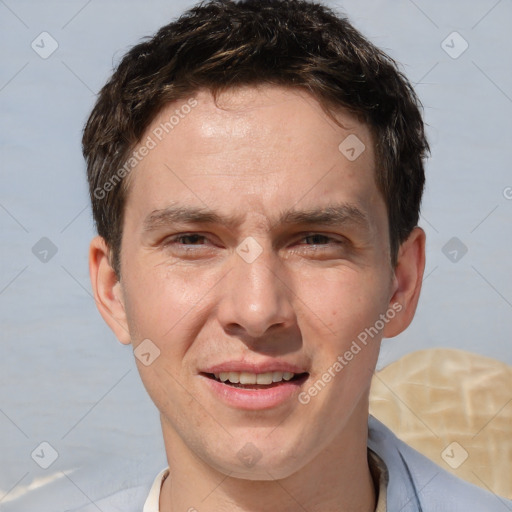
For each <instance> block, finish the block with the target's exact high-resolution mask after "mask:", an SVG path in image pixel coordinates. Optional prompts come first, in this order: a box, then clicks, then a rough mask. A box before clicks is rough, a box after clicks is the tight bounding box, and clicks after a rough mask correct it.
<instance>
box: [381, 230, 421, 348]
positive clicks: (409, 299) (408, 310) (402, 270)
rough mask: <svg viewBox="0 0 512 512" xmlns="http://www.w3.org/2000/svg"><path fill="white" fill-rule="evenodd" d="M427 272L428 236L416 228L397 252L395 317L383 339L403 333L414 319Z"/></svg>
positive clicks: (387, 327) (393, 297)
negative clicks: (426, 241)
mask: <svg viewBox="0 0 512 512" xmlns="http://www.w3.org/2000/svg"><path fill="white" fill-rule="evenodd" d="M424 270H425V232H424V231H423V229H421V228H419V227H416V228H414V229H413V230H412V232H411V234H410V235H409V237H408V238H407V240H406V241H405V242H403V243H402V245H401V246H400V249H399V251H398V258H397V264H396V267H395V269H394V274H395V275H394V277H393V287H392V297H391V300H390V303H389V306H390V309H393V310H394V311H395V312H396V315H395V316H394V317H393V318H392V319H391V320H390V321H389V322H388V323H387V324H386V327H385V328H384V332H383V335H384V337H385V338H392V337H393V336H397V335H398V334H400V333H401V332H402V331H404V330H405V329H406V328H407V327H408V326H409V324H410V323H411V322H412V319H413V318H414V313H415V312H416V306H417V305H418V299H419V297H420V291H421V284H422V281H423V271H424Z"/></svg>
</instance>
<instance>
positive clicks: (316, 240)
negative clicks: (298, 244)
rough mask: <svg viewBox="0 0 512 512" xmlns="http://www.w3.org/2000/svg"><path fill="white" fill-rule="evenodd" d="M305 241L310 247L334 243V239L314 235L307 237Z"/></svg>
mask: <svg viewBox="0 0 512 512" xmlns="http://www.w3.org/2000/svg"><path fill="white" fill-rule="evenodd" d="M304 241H305V242H306V244H308V245H324V244H328V243H329V242H332V241H333V239H332V238H329V237H328V236H325V235H319V234H314V235H308V236H305V237H304Z"/></svg>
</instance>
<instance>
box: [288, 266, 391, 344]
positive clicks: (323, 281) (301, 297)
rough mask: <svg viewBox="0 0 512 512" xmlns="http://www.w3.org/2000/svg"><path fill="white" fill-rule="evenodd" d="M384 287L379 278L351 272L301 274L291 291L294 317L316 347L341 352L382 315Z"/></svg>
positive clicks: (385, 292) (385, 303) (384, 284)
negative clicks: (295, 310) (295, 308)
mask: <svg viewBox="0 0 512 512" xmlns="http://www.w3.org/2000/svg"><path fill="white" fill-rule="evenodd" d="M386 285H387V281H386V282H384V281H383V279H382V276H381V275H379V274H377V273H375V274H368V273H365V272H361V271H358V270H356V269H352V268H344V269H329V270H325V269H324V270H319V271H315V272H307V273H303V274H302V275H301V276H300V279H297V282H296V287H295V289H296V290H297V292H296V293H297V297H298V301H297V302H298V304H299V305H300V306H299V309H300V311H299V312H298V316H300V317H301V320H302V322H303V324H304V329H306V328H307V329H308V330H309V331H310V334H311V335H312V336H313V337H314V338H315V340H317V343H320V344H323V345H325V346H327V347H331V349H332V351H339V350H342V349H343V348H344V346H346V345H347V343H348V344H349V345H350V343H351V341H352V340H353V339H355V338H357V336H358V335H359V334H360V332H361V331H364V329H366V328H369V327H371V326H372V325H374V323H375V322H376V320H377V319H378V318H379V315H380V314H381V313H383V312H384V311H385V309H386V307H387V295H388V293H389V292H388V289H387V286H386ZM317 346H318V345H317Z"/></svg>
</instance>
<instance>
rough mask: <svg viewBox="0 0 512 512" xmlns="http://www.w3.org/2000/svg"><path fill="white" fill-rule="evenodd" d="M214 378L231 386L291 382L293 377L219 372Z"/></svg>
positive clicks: (273, 373)
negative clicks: (229, 383)
mask: <svg viewBox="0 0 512 512" xmlns="http://www.w3.org/2000/svg"><path fill="white" fill-rule="evenodd" d="M214 375H215V378H216V379H219V380H221V381H222V382H227V381H229V382H231V383H232V384H267V385H268V384H272V383H273V382H281V381H283V380H286V381H288V380H291V379H293V377H294V375H295V374H294V373H292V372H267V373H249V372H220V373H215V374H214Z"/></svg>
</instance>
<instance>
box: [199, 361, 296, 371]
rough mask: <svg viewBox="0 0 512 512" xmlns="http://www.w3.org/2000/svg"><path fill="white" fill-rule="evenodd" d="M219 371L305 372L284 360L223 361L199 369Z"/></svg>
mask: <svg viewBox="0 0 512 512" xmlns="http://www.w3.org/2000/svg"><path fill="white" fill-rule="evenodd" d="M221 372H248V373H268V372H291V373H306V370H305V369H304V368H303V367H300V366H298V365H295V364H291V363H287V362H285V361H275V360H273V361H263V362H259V363H256V362H250V361H225V362H223V363H220V364H215V365H212V366H208V367H207V368H205V369H203V370H201V373H221Z"/></svg>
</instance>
